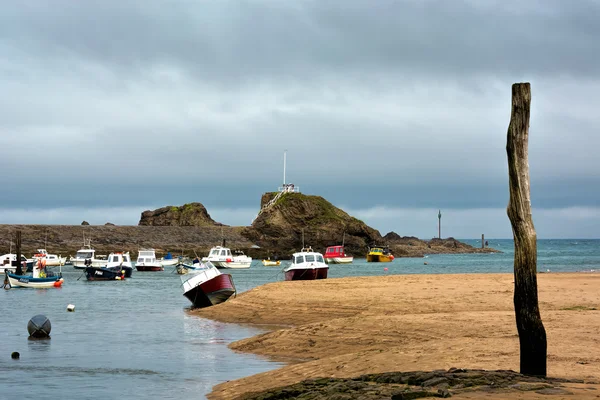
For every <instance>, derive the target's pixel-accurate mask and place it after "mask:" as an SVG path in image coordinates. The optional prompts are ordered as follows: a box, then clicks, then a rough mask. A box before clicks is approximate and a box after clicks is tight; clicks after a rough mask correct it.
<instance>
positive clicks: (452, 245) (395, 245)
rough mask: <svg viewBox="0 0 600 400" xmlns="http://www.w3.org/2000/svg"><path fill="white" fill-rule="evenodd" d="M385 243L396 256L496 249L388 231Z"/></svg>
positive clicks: (452, 240)
mask: <svg viewBox="0 0 600 400" xmlns="http://www.w3.org/2000/svg"><path fill="white" fill-rule="evenodd" d="M383 240H384V242H385V244H387V245H389V246H390V249H391V250H392V253H393V254H394V255H395V256H396V257H423V256H424V255H425V254H448V253H494V252H498V250H495V249H490V248H485V249H480V248H476V247H473V246H470V245H468V244H466V243H462V242H459V241H458V240H456V239H454V238H452V237H450V238H447V239H438V238H433V239H431V240H429V241H425V240H421V239H419V238H416V237H414V236H400V235H398V234H397V233H396V232H390V233H388V234H386V235H385V236H384V237H383Z"/></svg>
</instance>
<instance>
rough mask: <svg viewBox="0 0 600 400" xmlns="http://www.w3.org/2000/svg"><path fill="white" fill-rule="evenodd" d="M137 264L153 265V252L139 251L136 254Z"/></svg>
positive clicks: (154, 255) (154, 256) (154, 258)
mask: <svg viewBox="0 0 600 400" xmlns="http://www.w3.org/2000/svg"><path fill="white" fill-rule="evenodd" d="M137 262H138V263H155V262H156V254H155V252H154V250H140V251H139V252H138V259H137Z"/></svg>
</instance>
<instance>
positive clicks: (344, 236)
mask: <svg viewBox="0 0 600 400" xmlns="http://www.w3.org/2000/svg"><path fill="white" fill-rule="evenodd" d="M345 239H346V231H344V235H343V236H342V247H344V240H345Z"/></svg>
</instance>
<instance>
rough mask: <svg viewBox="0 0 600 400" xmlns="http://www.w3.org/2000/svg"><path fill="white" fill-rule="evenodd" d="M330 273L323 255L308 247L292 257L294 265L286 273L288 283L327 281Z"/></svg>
mask: <svg viewBox="0 0 600 400" xmlns="http://www.w3.org/2000/svg"><path fill="white" fill-rule="evenodd" d="M328 271H329V267H328V266H327V264H325V260H324V259H323V255H322V254H321V253H317V252H315V251H313V249H312V248H310V247H307V248H302V250H301V251H300V252H298V253H294V254H293V255H292V263H291V264H290V265H289V266H288V267H287V268H285V270H284V273H285V280H286V281H304V280H313V279H326V278H327V272H328Z"/></svg>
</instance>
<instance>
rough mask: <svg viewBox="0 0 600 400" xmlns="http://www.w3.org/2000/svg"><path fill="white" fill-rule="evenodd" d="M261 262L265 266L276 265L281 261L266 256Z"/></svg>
mask: <svg viewBox="0 0 600 400" xmlns="http://www.w3.org/2000/svg"><path fill="white" fill-rule="evenodd" d="M262 264H263V265H264V266H265V267H278V266H280V265H281V261H279V260H277V261H274V260H271V259H270V258H268V259H266V260H262Z"/></svg>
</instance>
